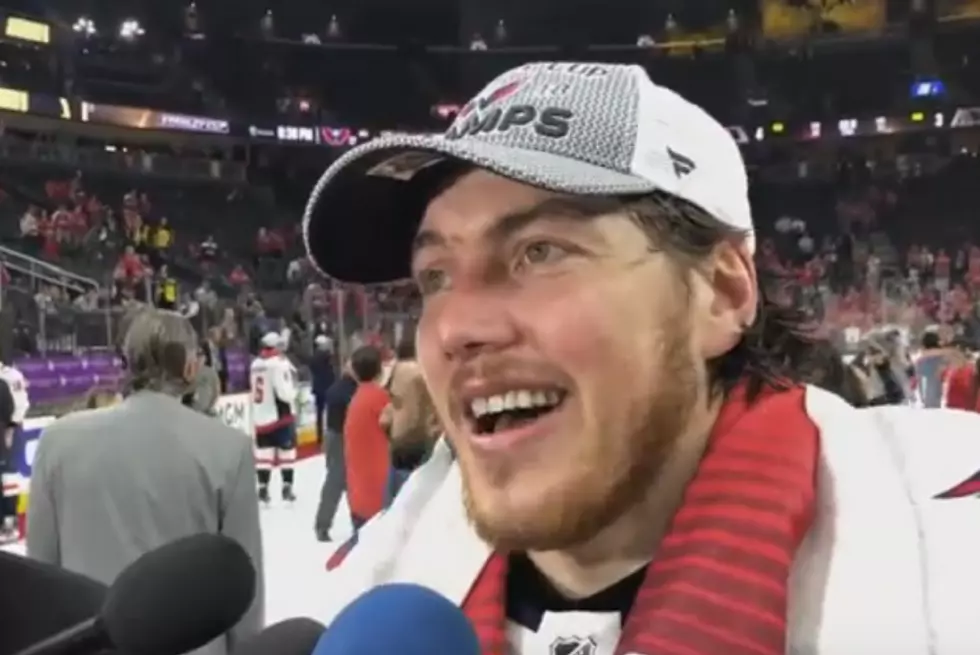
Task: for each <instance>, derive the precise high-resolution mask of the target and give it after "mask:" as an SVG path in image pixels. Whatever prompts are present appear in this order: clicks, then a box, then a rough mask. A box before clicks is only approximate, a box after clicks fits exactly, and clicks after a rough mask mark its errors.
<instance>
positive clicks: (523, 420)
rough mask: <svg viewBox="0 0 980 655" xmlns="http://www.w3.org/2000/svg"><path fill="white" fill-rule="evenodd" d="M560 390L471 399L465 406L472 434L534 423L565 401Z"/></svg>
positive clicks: (526, 390) (519, 392)
mask: <svg viewBox="0 0 980 655" xmlns="http://www.w3.org/2000/svg"><path fill="white" fill-rule="evenodd" d="M567 395H568V393H567V392H566V391H564V390H563V389H533V390H532V389H514V390H512V391H507V392H506V393H500V394H494V395H492V396H487V397H486V398H474V399H473V400H471V401H470V402H469V403H467V405H466V415H467V418H468V419H469V420H470V425H471V427H472V428H473V432H474V433H475V434H479V435H487V434H494V433H495V432H501V431H503V430H509V429H513V428H517V427H521V426H522V425H526V424H528V423H530V422H532V421H535V420H537V419H539V418H541V417H542V416H544V415H546V414H549V413H551V412H553V411H555V410H556V409H558V408H559V407H561V405H562V403H564V402H565V398H566V396H567Z"/></svg>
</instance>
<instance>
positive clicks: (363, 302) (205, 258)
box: [5, 156, 980, 349]
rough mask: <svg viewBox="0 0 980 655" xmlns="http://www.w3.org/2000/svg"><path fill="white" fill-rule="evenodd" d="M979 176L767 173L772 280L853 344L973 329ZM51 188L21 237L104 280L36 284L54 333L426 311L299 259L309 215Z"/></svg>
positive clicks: (959, 169) (240, 331)
mask: <svg viewBox="0 0 980 655" xmlns="http://www.w3.org/2000/svg"><path fill="white" fill-rule="evenodd" d="M978 174H980V162H978V160H977V159H976V158H974V157H972V156H964V157H960V158H956V159H954V160H952V161H951V162H950V163H949V164H948V166H947V167H946V168H945V169H944V170H943V171H941V172H940V173H938V174H936V175H934V176H929V177H923V178H919V177H914V176H913V177H908V178H905V179H890V180H868V181H866V182H864V183H862V184H858V185H841V184H838V185H834V184H828V183H823V182H820V183H816V182H813V183H808V182H806V181H803V182H800V183H798V184H793V185H773V184H765V185H764V186H763V187H762V188H761V189H760V190H759V191H758V192H757V193H756V195H757V198H756V200H757V201H758V202H757V210H756V211H757V214H758V215H759V216H760V217H761V220H760V222H759V230H760V233H759V249H758V253H759V259H760V264H761V266H762V267H763V269H765V270H767V271H769V272H771V273H773V274H774V276H773V277H774V282H775V284H776V285H777V286H776V288H775V289H774V291H775V292H776V293H779V294H781V295H782V297H783V298H784V299H785V300H786V301H787V302H792V303H795V304H797V305H799V306H801V307H805V308H806V309H807V310H808V311H810V312H811V313H812V315H813V317H814V320H815V321H816V322H817V323H819V324H820V325H821V326H822V327H823V329H824V330H825V331H826V333H828V334H832V335H834V336H835V337H837V338H838V339H839V344H840V345H841V346H842V347H843V348H844V349H847V348H848V347H851V346H855V345H857V344H858V343H860V341H861V335H863V334H865V333H867V332H868V331H869V330H872V329H873V328H875V326H880V325H884V324H887V325H896V326H902V327H903V328H905V329H906V330H908V331H910V332H911V333H913V334H921V333H922V332H923V331H924V330H925V329H926V328H927V327H928V326H931V325H934V324H938V325H942V326H946V328H947V329H949V330H952V332H953V333H955V334H956V335H958V336H961V337H966V338H970V339H973V340H976V339H977V338H978V337H980V318H978V316H977V312H976V311H975V307H976V302H975V300H976V299H977V297H978V294H980V230H974V229H972V228H971V226H970V224H969V223H968V222H960V219H961V218H962V216H961V214H960V213H959V212H955V211H950V209H949V207H950V205H949V200H950V199H952V198H955V199H957V203H956V206H960V204H959V203H975V202H976V201H977V200H980V198H976V197H975V196H976V190H975V189H974V188H973V180H974V179H976V177H977V175H978ZM43 199H44V201H45V203H44V204H43V205H42V204H32V205H30V206H28V207H27V208H26V209H25V211H24V212H23V214H22V215H21V217H20V225H19V241H18V242H17V246H18V248H19V249H20V250H21V251H22V252H23V253H25V254H28V255H31V256H35V257H38V258H40V259H41V260H44V261H47V262H51V263H52V264H57V265H59V266H63V267H65V268H66V269H68V270H74V271H78V272H86V273H89V274H90V275H91V276H92V277H93V279H97V280H102V281H104V282H105V284H104V285H102V286H101V288H95V287H93V288H87V289H76V288H72V287H68V286H63V285H59V284H44V285H40V286H39V288H36V289H34V290H33V293H34V299H35V304H36V308H37V311H38V312H39V314H42V315H44V316H45V317H46V319H47V327H48V328H49V330H48V331H49V332H50V331H51V327H52V326H53V325H55V324H57V322H58V316H59V312H60V311H61V309H62V308H64V307H66V306H71V307H73V308H74V309H75V310H76V311H79V312H99V311H106V310H109V311H112V308H113V307H126V306H128V305H130V304H131V303H134V302H149V303H153V304H155V305H157V306H160V307H164V308H168V309H175V310H179V311H182V312H184V313H186V314H188V315H194V316H198V317H199V318H200V325H201V329H202V330H203V331H207V330H208V329H210V327H212V326H218V325H230V324H234V325H236V329H234V330H230V329H229V333H231V332H233V333H234V334H235V336H236V339H240V340H241V339H244V340H245V341H247V337H246V336H245V335H246V334H248V333H250V330H249V329H248V328H247V326H249V325H251V324H254V323H256V322H259V323H261V324H262V325H261V329H265V328H266V327H267V326H266V322H268V321H269V320H277V321H283V322H284V323H285V324H286V325H288V326H290V327H291V328H292V329H294V330H297V331H298V332H299V333H308V334H309V335H310V336H312V335H314V334H317V333H328V334H330V335H331V336H332V337H337V336H342V335H338V334H337V331H338V329H341V327H340V326H339V325H338V324H341V323H346V325H344V326H343V329H346V330H348V331H364V330H367V329H370V330H373V331H384V327H383V324H384V323H385V321H386V320H389V321H390V320H396V319H397V320H410V319H411V316H412V315H413V314H414V312H415V310H416V308H417V302H418V298H417V295H416V294H415V292H414V288H413V286H412V285H411V284H402V285H393V286H386V287H383V288H375V289H370V290H363V289H356V290H355V289H343V288H341V287H338V286H336V285H331V284H330V283H329V282H327V281H326V280H323V279H321V278H320V277H319V276H318V275H316V274H315V272H314V271H313V270H312V267H311V266H310V264H309V262H308V261H307V260H306V259H305V258H304V257H303V256H302V244H301V238H300V235H299V232H298V222H296V221H294V222H293V223H291V224H286V225H285V226H278V227H270V226H268V225H258V226H257V227H256V228H255V230H254V232H253V234H254V237H253V238H252V240H251V243H248V242H245V243H241V242H236V241H235V236H236V232H237V230H236V229H235V228H234V227H233V226H230V225H229V224H228V222H227V221H228V218H229V217H228V216H227V215H226V216H225V217H223V218H222V220H221V221H219V220H214V221H213V223H211V224H209V225H207V226H204V227H205V229H206V230H207V231H206V232H204V233H203V238H201V237H200V236H199V234H201V233H202V232H201V229H200V228H201V227H202V226H198V228H199V229H198V230H197V232H196V233H195V232H191V233H190V234H182V230H181V229H178V228H176V227H175V226H174V221H173V220H171V212H178V213H180V212H184V211H186V205H185V204H181V203H171V204H170V205H169V206H168V207H167V209H166V210H164V209H163V208H160V207H157V206H156V203H155V202H154V200H153V197H152V195H151V192H148V191H143V190H140V189H128V190H126V191H124V192H122V193H121V194H119V195H118V196H115V197H114V196H113V195H112V191H111V189H107V190H106V191H102V190H101V189H100V188H98V184H97V182H92V183H90V182H89V181H88V180H87V179H86V178H85V177H84V176H83V175H82V174H81V173H76V174H75V175H73V176H70V177H66V178H51V179H48V180H46V181H45V183H44V185H43ZM8 204H9V201H8ZM234 207H235V205H234V203H233V202H229V203H228V204H227V205H225V207H224V208H223V210H224V211H225V212H227V213H228V214H231V212H230V211H229V210H230V209H233V208H234ZM176 222H177V223H178V224H180V223H187V221H182V220H180V218H178V219H177V221H176ZM925 223H927V226H926V227H925V228H924V224H925ZM226 243H227V244H229V245H227V246H225V245H222V244H226ZM232 244H234V245H232ZM5 274H7V273H6V271H5ZM7 275H8V277H9V274H7ZM15 277H16V276H15ZM267 310H268V311H267ZM341 315H343V318H341ZM269 316H274V317H275V318H274V319H270V318H269ZM243 343H244V342H243ZM245 345H246V346H247V343H246V344H245Z"/></svg>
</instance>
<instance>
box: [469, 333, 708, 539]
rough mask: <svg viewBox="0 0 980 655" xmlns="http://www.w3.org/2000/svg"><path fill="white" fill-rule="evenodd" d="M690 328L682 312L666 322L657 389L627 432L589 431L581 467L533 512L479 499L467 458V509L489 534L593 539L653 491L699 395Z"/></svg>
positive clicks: (634, 410) (639, 406)
mask: <svg viewBox="0 0 980 655" xmlns="http://www.w3.org/2000/svg"><path fill="white" fill-rule="evenodd" d="M688 328H689V325H688V322H687V321H686V320H684V318H681V319H680V320H677V321H670V322H668V327H665V329H664V331H663V339H662V341H661V350H660V352H661V353H662V358H661V361H660V362H657V364H656V366H655V370H654V371H651V375H655V376H656V377H657V384H656V386H655V391H654V393H653V394H652V396H651V397H649V398H646V399H637V400H636V401H634V402H635V406H634V407H630V408H629V410H628V411H629V413H630V414H631V415H632V420H630V421H629V422H627V423H626V424H625V425H626V427H627V428H628V434H594V435H589V436H588V437H587V438H589V439H591V443H589V444H587V445H586V447H585V448H584V449H583V450H584V451H585V452H582V453H581V458H580V461H579V462H578V463H577V464H576V466H578V467H579V468H578V469H577V470H576V471H575V473H574V474H571V475H568V476H566V477H563V479H562V480H563V481H562V484H561V485H560V486H559V487H556V488H554V489H553V490H550V493H549V492H548V491H547V490H546V491H543V492H542V494H541V496H540V500H539V501H538V504H537V508H538V511H536V512H533V514H532V513H528V512H522V513H521V514H520V515H519V516H517V515H510V516H508V515H507V514H506V513H505V512H499V511H498V512H495V511H493V508H492V507H489V506H487V505H486V504H484V503H481V502H480V499H479V498H477V497H475V496H474V490H473V488H472V486H471V480H470V476H469V475H467V469H468V468H469V466H479V464H478V463H476V462H473V461H466V460H467V459H468V458H467V457H466V456H465V455H464V456H463V457H461V462H460V463H461V465H462V472H463V484H464V490H463V491H464V504H465V506H466V512H467V515H468V516H469V518H470V520H471V521H472V523H473V526H474V528H475V530H476V532H477V534H478V535H479V536H480V537H481V538H482V539H483V540H484V541H486V542H487V543H489V544H492V545H493V546H494V547H495V548H497V549H498V550H501V551H549V550H563V549H567V548H570V547H573V546H576V545H580V544H582V543H585V542H587V541H588V540H590V539H592V538H593V537H595V536H596V535H597V534H598V533H599V532H600V531H601V530H603V529H604V528H606V527H607V526H609V525H610V524H612V523H613V522H615V521H616V520H617V519H618V518H619V517H621V516H623V515H624V514H625V513H626V512H628V511H629V510H631V509H632V508H634V507H635V506H637V505H638V504H640V503H643V502H644V501H645V500H646V499H647V498H648V495H649V492H650V489H651V487H652V485H653V484H654V483H655V481H656V480H657V477H658V475H659V473H660V471H661V469H662V467H663V466H664V463H665V462H666V461H667V460H668V458H669V457H670V455H671V453H672V452H673V450H674V446H675V445H676V443H677V442H678V440H679V439H680V438H681V437H682V436H683V435H684V433H685V431H686V429H687V427H688V424H689V421H690V419H691V417H692V415H693V413H694V409H695V407H696V405H697V403H698V402H699V400H700V398H701V394H699V383H700V377H699V374H698V370H699V363H698V362H697V361H695V358H694V356H693V355H692V353H691V350H690V343H689V341H688V337H689V334H690V331H689V329H688ZM702 367H703V364H702ZM628 392H629V390H627V393H628ZM619 425H623V424H619ZM600 427H601V426H600ZM613 440H616V441H615V442H614V441H613ZM566 461H567V460H566ZM517 465H518V466H520V464H517ZM527 474H528V473H527V472H525V473H523V474H517V476H520V477H524V478H525V480H522V481H521V482H520V484H526V476H527ZM517 476H514V477H517ZM492 477H494V476H491V478H492ZM651 520H654V517H651Z"/></svg>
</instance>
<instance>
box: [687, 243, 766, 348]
mask: <svg viewBox="0 0 980 655" xmlns="http://www.w3.org/2000/svg"><path fill="white" fill-rule="evenodd" d="M698 271H699V273H700V277H701V278H702V280H703V281H704V282H705V283H706V284H705V287H706V288H705V292H706V293H707V294H708V297H707V298H706V299H705V302H704V303H703V304H702V311H701V312H700V316H699V317H698V320H699V321H700V323H701V325H700V330H699V332H700V334H701V335H702V336H701V340H702V343H701V349H702V356H704V357H705V358H706V359H713V358H715V357H720V356H721V355H723V354H725V353H726V352H728V351H730V350H731V349H732V348H734V347H735V345H736V344H737V343H738V340H739V339H740V338H741V336H742V333H743V332H744V331H745V329H746V328H747V327H748V326H750V325H752V323H754V322H755V319H756V314H757V313H758V302H759V287H758V277H757V273H756V269H755V264H754V262H753V261H752V257H751V255H750V253H749V252H748V249H747V248H746V247H744V246H742V245H738V244H733V243H730V242H727V241H726V242H722V243H720V244H718V245H717V246H716V247H715V249H714V251H713V252H712V254H711V256H710V257H708V259H707V261H706V262H705V263H704V264H703V265H701V266H699V267H698Z"/></svg>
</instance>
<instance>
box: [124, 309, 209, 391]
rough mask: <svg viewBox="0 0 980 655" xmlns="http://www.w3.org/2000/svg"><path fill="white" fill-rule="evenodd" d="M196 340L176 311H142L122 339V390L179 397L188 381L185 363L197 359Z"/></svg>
mask: <svg viewBox="0 0 980 655" xmlns="http://www.w3.org/2000/svg"><path fill="white" fill-rule="evenodd" d="M197 346H198V338H197V333H196V332H195V331H194V326H192V325H191V323H190V321H188V320H187V319H186V318H184V317H183V316H181V315H180V314H178V313H177V312H172V311H167V310H163V309H145V310H143V311H142V312H140V313H139V314H137V315H136V316H134V317H133V319H132V322H131V323H130V324H129V327H128V329H127V330H126V335H125V337H124V338H123V344H122V351H123V356H124V358H125V362H126V379H125V382H124V388H125V389H126V391H127V392H133V391H142V390H144V389H146V390H151V391H159V392H161V393H167V394H170V395H173V396H178V397H179V396H183V395H184V394H185V393H187V391H189V390H190V387H191V381H190V380H188V379H187V378H186V376H185V371H186V368H187V363H188V361H193V360H194V358H195V357H197Z"/></svg>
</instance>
